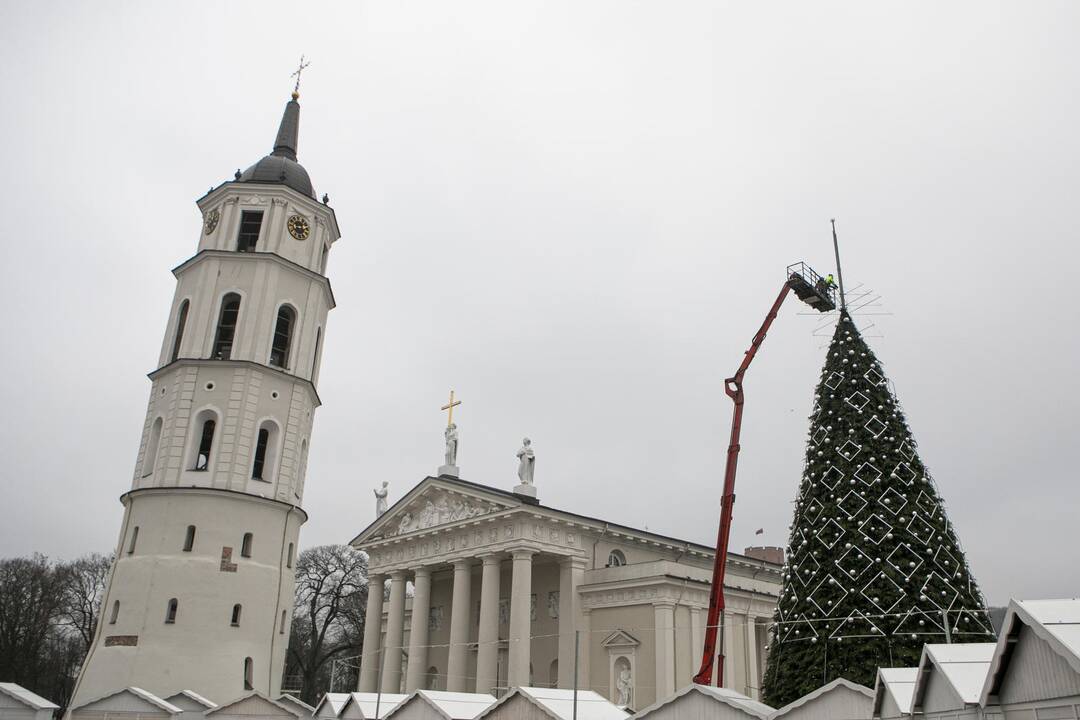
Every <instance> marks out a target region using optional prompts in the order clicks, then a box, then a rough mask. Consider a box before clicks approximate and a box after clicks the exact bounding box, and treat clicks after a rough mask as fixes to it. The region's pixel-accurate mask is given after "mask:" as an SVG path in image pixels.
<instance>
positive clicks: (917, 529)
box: [905, 513, 934, 545]
mask: <svg viewBox="0 0 1080 720" xmlns="http://www.w3.org/2000/svg"><path fill="white" fill-rule="evenodd" d="M905 527H906V528H907V531H908V532H909V533H911V535H912V537H914V538H915V539H917V540H918V541H919V542H921V543H922V544H923V545H929V544H930V542H931V541H932V540H933V539H934V526H933V525H931V524H930V523H928V522H926V520H925V519H924V518H921V517H919V514H918V513H915V514H914V515H913V516H912V518H911V520H909V521H908V524H907V525H906V526H905Z"/></svg>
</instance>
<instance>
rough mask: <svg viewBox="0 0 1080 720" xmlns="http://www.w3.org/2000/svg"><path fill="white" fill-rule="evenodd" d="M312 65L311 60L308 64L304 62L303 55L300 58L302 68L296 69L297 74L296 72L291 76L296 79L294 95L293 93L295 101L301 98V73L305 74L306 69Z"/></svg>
mask: <svg viewBox="0 0 1080 720" xmlns="http://www.w3.org/2000/svg"><path fill="white" fill-rule="evenodd" d="M310 64H311V61H310V60H309V61H307V62H304V56H303V55H301V56H300V67H298V68H296V72H294V73H293V74H292V75H290V76H289V77H294V78H296V86H295V87H293V93H292V94H293V99H294V100H295V99H296V98H298V97H300V73H302V72H304V68H306V67H307V66H308V65H310Z"/></svg>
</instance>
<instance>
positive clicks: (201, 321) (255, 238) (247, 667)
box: [72, 92, 340, 706]
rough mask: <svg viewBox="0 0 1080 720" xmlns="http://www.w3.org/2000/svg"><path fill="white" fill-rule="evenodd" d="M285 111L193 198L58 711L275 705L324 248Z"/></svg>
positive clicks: (292, 117) (334, 234)
mask: <svg viewBox="0 0 1080 720" xmlns="http://www.w3.org/2000/svg"><path fill="white" fill-rule="evenodd" d="M297 98H298V94H297V93H295V92H294V93H293V97H292V100H291V101H290V102H289V103H288V104H286V106H285V113H284V116H283V117H282V119H281V125H280V128H279V129H278V133H277V138H276V140H275V142H274V149H273V152H272V153H271V154H270V155H267V156H266V157H264V158H262V159H261V160H259V161H258V162H257V163H255V164H254V165H252V166H251V167H250V168H248V169H247V170H246V171H245V172H243V173H239V172H238V173H237V174H236V178H235V180H233V181H230V182H225V183H223V184H221V185H220V186H218V187H217V188H215V189H213V190H211V191H210V192H209V193H207V194H206V195H205V196H203V197H202V198H200V199H199V200H198V206H199V210H200V211H201V212H202V217H203V222H202V225H201V227H200V228H199V242H198V251H197V252H196V253H195V255H193V256H192V257H191V258H189V259H188V260H186V261H185V262H183V263H181V264H180V265H179V266H178V267H176V268H175V269H174V270H173V274H174V275H175V276H176V279H177V285H176V294H175V296H174V298H173V303H172V309H171V310H170V312H169V321H168V325H167V326H166V330H165V338H164V340H163V342H162V344H161V356H160V359H159V361H158V365H157V368H156V369H155V370H154V371H153V372H151V373H150V380H151V387H150V402H149V407H148V409H147V413H146V422H145V424H144V426H143V431H142V441H141V442H140V444H139V452H138V458H137V460H136V463H135V473H134V478H133V481H132V486H131V490H130V491H129V492H127V493H125V494H124V495H123V496H122V497H121V502H122V503H123V505H124V520H123V525H122V526H121V531H120V539H119V542H118V543H117V547H116V563H115V565H114V566H113V569H112V574H111V577H110V580H109V584H108V588H107V590H106V594H105V599H104V601H103V604H102V609H101V620H100V622H99V624H98V629H97V636H96V637H95V639H94V643H93V645H92V647H91V650H90V653H89V655H88V656H87V659H86V662H85V663H84V665H83V668H82V672H81V675H80V677H79V681H78V684H77V685H76V689H75V693H74V697H73V699H72V706H77V705H78V704H80V703H83V702H85V701H87V700H91V699H94V698H97V697H101V696H103V695H106V694H109V693H112V692H115V691H117V690H119V689H122V688H124V687H127V686H132V685H133V686H136V687H140V688H144V689H146V690H149V691H150V692H152V693H155V694H157V695H159V696H160V697H167V696H168V695H170V694H172V693H175V692H176V691H178V690H184V689H189V690H194V691H195V692H197V693H199V694H201V695H203V696H205V697H208V698H209V699H211V700H213V701H214V702H216V703H219V704H221V703H224V702H227V701H229V700H232V699H234V698H236V697H238V696H240V695H242V694H243V693H244V692H245V691H248V690H258V691H260V692H263V693H265V694H267V695H269V696H271V697H277V695H278V694H279V691H280V684H281V676H282V670H283V667H284V661H285V653H286V650H287V647H288V644H289V624H290V622H291V619H292V606H293V587H294V576H293V573H294V571H293V564H294V561H295V559H296V548H297V540H298V537H299V533H300V526H301V525H302V524H303V523H304V521H305V520H306V519H307V515H306V514H305V513H304V511H303V510H302V509H301V503H302V500H303V495H304V479H305V478H304V472H305V468H306V466H307V457H308V448H309V444H310V441H311V427H312V418H313V415H314V413H315V409H316V408H318V407H319V404H320V401H319V395H318V391H317V384H318V376H319V363H320V359H321V352H322V344H323V341H324V338H325V335H326V316H327V313H328V311H329V310H330V309H332V308H333V307H334V296H333V293H332V291H331V289H330V281H329V280H328V279H327V277H326V263H327V258H328V255H329V251H330V247H331V245H332V244H333V243H334V242H335V241H336V240H337V239H338V237H339V236H340V233H339V231H338V225H337V219H336V218H335V215H334V211H333V210H332V209H331V208H330V207H329V206H328V204H327V202H328V199H327V198H326V197H325V196H324V197H323V201H322V202H319V201H318V200H317V199H316V196H315V191H314V189H313V188H312V185H311V180H310V179H309V178H308V174H307V171H306V170H304V168H303V167H302V166H301V165H300V164H299V163H297V162H296V150H297V138H298V131H299V121H300V105H299V104H298V103H297Z"/></svg>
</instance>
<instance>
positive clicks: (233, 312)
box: [211, 293, 240, 360]
mask: <svg viewBox="0 0 1080 720" xmlns="http://www.w3.org/2000/svg"><path fill="white" fill-rule="evenodd" d="M239 318H240V296H239V295H237V294H236V293H229V294H227V295H226V296H225V297H223V298H222V299H221V314H220V315H219V316H218V325H217V331H216V332H215V333H214V352H213V354H212V355H211V357H212V358H214V359H215V360H228V359H229V358H231V357H232V347H233V338H235V337H236V323H237V321H238V320H239Z"/></svg>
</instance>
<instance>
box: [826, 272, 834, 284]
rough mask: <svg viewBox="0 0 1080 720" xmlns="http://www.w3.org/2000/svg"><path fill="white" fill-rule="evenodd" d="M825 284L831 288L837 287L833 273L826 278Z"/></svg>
mask: <svg viewBox="0 0 1080 720" xmlns="http://www.w3.org/2000/svg"><path fill="white" fill-rule="evenodd" d="M825 284H826V285H828V286H829V287H836V281H835V280H833V276H832V273H829V274H828V275H826V276H825Z"/></svg>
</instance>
